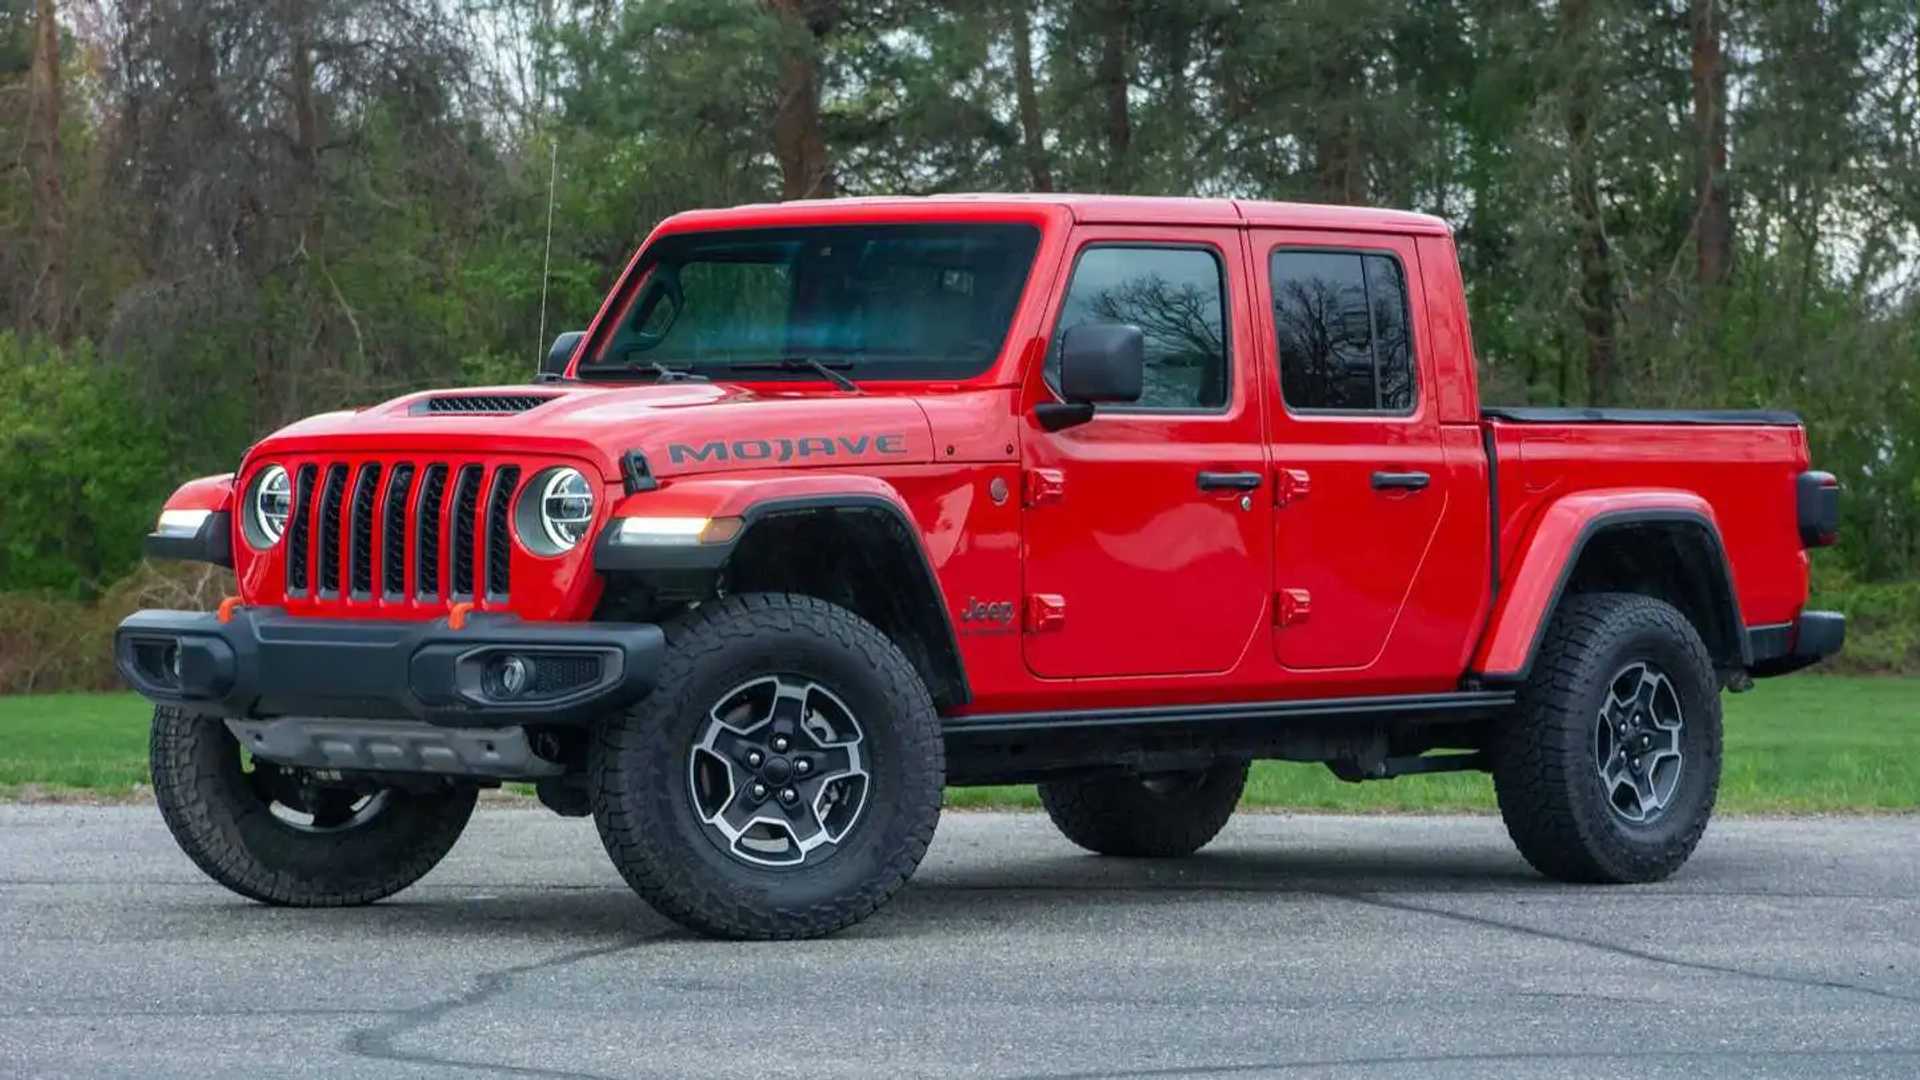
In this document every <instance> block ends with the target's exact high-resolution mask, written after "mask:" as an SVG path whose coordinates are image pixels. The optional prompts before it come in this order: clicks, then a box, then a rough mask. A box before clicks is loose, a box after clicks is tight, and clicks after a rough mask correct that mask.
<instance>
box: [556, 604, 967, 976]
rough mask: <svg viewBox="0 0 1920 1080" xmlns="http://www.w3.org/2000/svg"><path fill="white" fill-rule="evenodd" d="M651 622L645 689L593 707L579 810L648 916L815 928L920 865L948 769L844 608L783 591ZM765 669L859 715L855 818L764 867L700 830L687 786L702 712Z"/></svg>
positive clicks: (893, 655) (872, 632)
mask: <svg viewBox="0 0 1920 1080" xmlns="http://www.w3.org/2000/svg"><path fill="white" fill-rule="evenodd" d="M663 629H664V630H665V632H666V636H667V646H668V649H667V656H666V659H665V660H664V661H663V663H662V665H661V668H660V672H659V675H658V678H657V681H656V683H655V687H656V688H655V689H654V690H653V692H652V693H650V694H648V695H647V697H646V698H644V699H642V700H641V701H640V702H639V703H638V704H636V705H633V706H632V707H630V708H628V709H627V710H625V711H624V712H622V713H619V714H616V715H613V716H609V717H607V718H605V719H604V720H602V721H601V722H600V723H599V724H598V725H597V730H596V734H595V738H594V739H593V741H592V744H591V746H590V749H589V755H588V774H589V777H590V780H591V787H592V799H593V820H594V823H595V824H596V825H597V826H598V827H599V830H600V839H601V842H602V843H604V844H605V845H606V849H607V854H608V855H609V856H610V857H611V858H612V859H613V863H614V866H615V867H617V868H618V869H619V871H620V875H621V876H622V877H624V878H625V879H626V881H627V884H628V885H630V886H632V887H633V890H634V891H635V892H637V893H639V894H640V896H641V897H642V898H643V899H645V900H646V901H647V902H648V903H649V904H651V905H652V906H653V907H654V909H655V910H657V911H659V912H660V913H661V914H663V915H665V916H667V917H668V918H670V919H673V920H674V921H676V922H678V923H680V924H682V925H683V926H686V927H688V928H689V929H692V930H694V931H697V932H699V933H702V934H707V935H710V936H714V937H721V938H735V939H743V938H744V939H776V938H809V937H819V936H821V935H824V934H830V933H833V932H834V931H836V930H840V929H843V928H845V927H847V926H851V925H853V924H854V923H857V922H859V921H860V920H862V919H864V918H866V917H867V916H869V915H871V914H873V912H874V911H875V910H877V909H878V908H879V907H880V906H881V905H882V904H884V903H886V901H887V900H888V899H889V898H890V897H892V896H893V894H894V893H895V892H897V891H899V889H900V887H901V886H902V885H904V884H906V881H907V879H908V878H909V877H911V876H912V875H913V872H914V870H915V868H917V867H918V866H919V865H920V859H921V857H922V856H924V855H925V854H926V851H927V845H928V844H929V843H931V842H932V840H933V833H934V829H935V827H936V826H937V825H938V823H939V820H940V799H941V792H942V789H943V787H944V786H945V782H946V753H945V747H944V744H943V742H942V740H941V735H940V722H939V718H938V717H937V716H936V715H935V713H934V709H933V701H932V698H931V697H930V696H929V695H928V693H927V689H926V686H925V685H924V684H923V683H922V681H921V679H920V676H919V673H918V672H917V671H915V669H914V667H913V665H912V663H910V662H909V661H908V660H907V658H906V656H905V655H904V654H903V653H902V652H901V651H900V649H899V648H898V647H897V646H896V645H894V643H893V642H892V641H890V640H888V639H887V637H886V635H884V634H882V633H881V632H880V631H879V630H878V629H876V628H875V627H874V626H873V625H872V624H871V623H869V622H867V621H866V620H865V619H862V618H860V617H859V616H858V615H856V614H854V613H853V612H851V611H848V610H846V609H845V608H842V607H839V606H836V605H834V604H830V603H827V602H826V601H824V600H820V599H816V598H814V597H810V596H801V595H796V594H790V593H746V594H741V595H737V596H730V597H727V598H725V599H722V600H718V601H713V602H709V603H706V604H702V605H701V606H700V607H698V608H697V609H695V610H694V611H692V612H689V613H688V614H686V615H684V616H682V617H680V618H678V619H676V620H674V621H672V622H670V623H668V624H666V625H665V626H664V627H663ZM772 674H788V675H798V676H804V677H807V678H809V679H813V680H816V681H817V682H818V683H819V684H820V685H822V686H826V687H828V688H829V689H830V690H831V691H832V692H833V693H834V694H835V695H837V696H838V697H839V698H841V699H843V700H844V701H845V703H846V704H847V706H848V707H849V709H850V710H852V711H853V712H854V713H855V714H856V715H857V716H858V717H859V718H860V722H861V724H862V726H863V728H864V738H863V745H864V753H865V761H866V769H867V771H868V773H869V774H870V783H871V787H870V789H869V791H868V793H867V795H866V802H865V807H864V809H863V810H862V811H861V813H862V814H863V817H862V818H861V819H859V820H858V822H857V823H856V824H855V826H854V827H853V828H852V829H851V830H849V831H848V833H847V834H846V836H845V838H844V839H843V840H842V841H841V842H840V843H839V844H836V845H833V848H834V850H832V852H831V854H830V855H829V856H827V857H825V858H824V859H822V860H821V861H819V862H818V864H817V865H801V866H794V867H786V868H762V867H756V866H751V865H747V864H745V863H743V862H741V861H740V860H738V859H736V858H734V857H732V856H730V855H729V854H727V853H726V852H724V851H722V850H721V848H720V847H719V846H717V845H716V844H715V843H714V842H713V841H712V840H711V839H710V838H709V836H708V835H707V834H706V833H705V831H704V829H705V826H704V825H702V823H701V819H700V815H699V814H698V812H697V811H696V809H695V806H694V800H693V797H692V795H691V794H690V791H689V786H688V779H687V777H688V762H689V755H690V754H691V753H692V748H693V745H694V742H695V740H696V739H697V738H698V733H699V732H700V731H701V730H702V728H703V725H705V724H706V723H707V721H708V711H709V710H710V709H712V708H713V707H714V706H715V704H716V703H717V702H719V701H720V700H721V699H722V697H723V696H724V695H726V694H727V693H728V692H729V690H730V689H732V688H734V687H737V686H739V685H741V684H742V683H745V682H748V681H750V680H752V679H755V678H757V677H761V676H765V675H772Z"/></svg>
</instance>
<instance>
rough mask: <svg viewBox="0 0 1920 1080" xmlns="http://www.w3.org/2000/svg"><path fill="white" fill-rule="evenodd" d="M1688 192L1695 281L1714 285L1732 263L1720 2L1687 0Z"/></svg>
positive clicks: (1724, 278)
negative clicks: (1692, 158) (1689, 56)
mask: <svg viewBox="0 0 1920 1080" xmlns="http://www.w3.org/2000/svg"><path fill="white" fill-rule="evenodd" d="M1691 9H1692V10H1691V11H1690V13H1689V14H1690V16H1691V21H1692V23H1693V132H1694V153H1695V162H1694V179H1693V193H1694V202H1695V206H1696V207H1697V209H1696V211H1695V222H1694V241H1695V248H1696V250H1697V252H1698V254H1699V271H1698V280H1699V282H1700V284H1701V286H1702V287H1704V288H1708V289H1713V288H1717V287H1719V286H1721V285H1724V284H1726V281H1727V276H1728V274H1729V273H1730V272H1731V270H1732V267H1733V208H1732V206H1731V205H1730V203H1729V200H1728V197H1727V61H1726V56H1725V53H1724V52H1723V45H1724V42H1725V36H1726V28H1725V25H1724V19H1725V12H1724V11H1723V10H1722V5H1721V3H1720V0H1692V2H1691Z"/></svg>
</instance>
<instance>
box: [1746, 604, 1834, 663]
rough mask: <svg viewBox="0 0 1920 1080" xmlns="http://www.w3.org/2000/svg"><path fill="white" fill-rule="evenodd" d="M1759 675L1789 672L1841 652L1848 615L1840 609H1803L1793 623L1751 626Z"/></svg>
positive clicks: (1748, 631)
mask: <svg viewBox="0 0 1920 1080" xmlns="http://www.w3.org/2000/svg"><path fill="white" fill-rule="evenodd" d="M1747 641H1748V642H1749V648H1750V649H1751V650H1752V652H1753V663H1752V664H1751V665H1750V667H1749V670H1750V671H1751V672H1752V673H1753V676H1754V677H1755V678H1759V679H1766V678H1772V677H1773V676H1776V675H1787V674H1790V673H1792V672H1795V671H1799V670H1800V669H1801V668H1804V667H1808V666H1811V665H1813V664H1817V663H1819V662H1820V661H1822V660H1824V659H1826V658H1827V657H1829V656H1832V655H1834V654H1836V653H1838V652H1839V651H1840V650H1841V649H1842V648H1843V647H1844V646H1845V645H1846V643H1847V617H1846V616H1845V615H1842V614H1840V613H1839V612H1837V611H1803V612H1801V613H1800V617H1799V618H1798V619H1796V620H1794V621H1793V622H1790V623H1772V624H1769V625H1767V626H1755V627H1751V628H1749V629H1748V630H1747Z"/></svg>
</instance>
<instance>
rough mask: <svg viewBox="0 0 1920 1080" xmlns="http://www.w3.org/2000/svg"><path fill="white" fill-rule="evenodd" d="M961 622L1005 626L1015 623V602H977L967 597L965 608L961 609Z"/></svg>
mask: <svg viewBox="0 0 1920 1080" xmlns="http://www.w3.org/2000/svg"><path fill="white" fill-rule="evenodd" d="M960 621H961V622H963V623H997V624H1001V625H1004V624H1006V623H1010V622H1012V621H1013V601H1011V600H993V601H987V600H975V599H974V598H973V597H971V596H969V597H967V602H966V604H965V606H963V607H961V609H960Z"/></svg>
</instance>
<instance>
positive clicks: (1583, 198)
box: [1560, 0, 1618, 405]
mask: <svg viewBox="0 0 1920 1080" xmlns="http://www.w3.org/2000/svg"><path fill="white" fill-rule="evenodd" d="M1560 29H1561V45H1562V47H1563V49H1565V50H1566V53H1567V57H1568V63H1569V69H1568V72H1567V82H1566V118H1567V181H1568V185H1567V186H1568V191H1569V193H1570V194H1571V197H1572V203H1573V220H1574V236H1575V248H1576V253H1577V258H1578V260H1579V265H1580V299H1579V304H1580V323H1581V327H1582V328H1583V330H1584V331H1585V335H1586V344H1587V349H1586V351H1587V396H1588V398H1589V403H1590V404H1593V405H1606V404H1610V403H1611V402H1612V401H1613V398H1614V382H1615V376H1616V371H1615V369H1616V367H1617V366H1618V365H1617V363H1616V358H1615V355H1614V310H1613V308H1614V299H1613V292H1614V283H1613V261H1612V255H1611V253H1610V252H1609V251H1608V249H1607V232H1606V225H1605V222H1604V220H1603V219H1602V217H1601V212H1602V208H1601V205H1600V176H1599V171H1598V169H1597V168H1596V165H1595V156H1596V155H1595V153H1594V147H1593V102H1594V96H1595V88H1594V85H1593V84H1594V73H1593V68H1592V62H1591V56H1592V49H1593V45H1594V37H1595V35H1594V29H1595V27H1594V19H1593V13H1592V8H1591V6H1590V0H1562V3H1561V5H1560Z"/></svg>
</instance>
